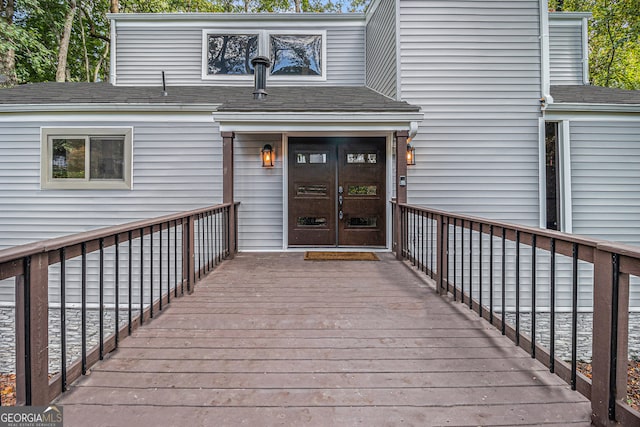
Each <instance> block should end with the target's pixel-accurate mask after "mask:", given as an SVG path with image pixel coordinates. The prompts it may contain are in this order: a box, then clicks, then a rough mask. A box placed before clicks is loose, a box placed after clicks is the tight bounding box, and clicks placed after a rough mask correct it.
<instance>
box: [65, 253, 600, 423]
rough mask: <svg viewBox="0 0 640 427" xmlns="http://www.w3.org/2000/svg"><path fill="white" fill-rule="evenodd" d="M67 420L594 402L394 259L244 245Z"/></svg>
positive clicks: (86, 394) (124, 347)
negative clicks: (319, 255)
mask: <svg viewBox="0 0 640 427" xmlns="http://www.w3.org/2000/svg"><path fill="white" fill-rule="evenodd" d="M57 403H58V404H61V405H63V407H64V417H65V426H66V427H71V426H86V425H92V426H101V425H102V426H137V427H143V426H189V427H195V426H214V425H215V426H226V425H247V426H264V425H292V426H300V425H315V426H330V425H339V426H351V425H363V426H371V425H418V426H436V425H442V426H445V425H446V426H463V425H464V426H467V425H468V426H478V425H504V426H515V425H557V426H567V425H585V426H586V425H590V413H591V411H590V404H589V402H588V401H587V400H586V399H585V398H584V397H583V396H581V395H580V394H578V393H577V392H573V391H571V390H570V389H569V387H568V386H567V385H566V383H564V382H563V381H562V380H560V379H559V378H557V377H556V376H555V375H553V374H550V373H549V372H548V370H547V369H546V368H544V367H543V366H542V365H541V364H540V363H538V362H537V361H535V360H533V359H531V357H530V356H529V355H528V354H526V353H525V352H524V351H522V350H521V349H519V348H517V347H515V346H514V344H513V343H512V342H511V341H509V340H508V339H507V338H505V337H502V336H501V335H500V333H499V332H498V331H497V330H495V329H494V328H492V327H490V326H489V325H488V323H486V322H484V321H482V320H480V319H479V318H478V317H477V315H474V314H472V313H470V312H469V310H468V309H467V308H465V307H463V306H462V305H460V304H452V303H450V302H449V301H448V300H447V299H445V298H442V297H440V296H438V295H437V294H436V293H435V292H434V291H433V290H432V289H431V288H430V287H429V286H427V285H426V284H425V282H424V281H423V280H422V279H421V278H419V277H418V276H417V275H416V274H414V273H413V272H412V271H411V270H410V269H409V268H407V267H406V266H404V265H402V263H400V262H398V261H396V260H395V259H394V258H393V256H392V255H391V254H381V261H369V262H367V261H303V254H302V253H275V254H262V253H261V254H243V253H241V254H238V256H237V257H236V259H235V260H233V261H228V262H225V263H223V264H222V265H221V266H220V267H219V268H218V269H217V270H215V271H214V272H213V273H212V274H210V275H209V277H207V278H206V279H205V280H204V281H203V282H200V283H199V284H198V286H197V288H196V291H195V293H194V294H193V295H190V296H186V297H184V298H180V299H177V300H173V301H172V303H171V306H170V308H169V309H167V310H165V311H164V312H163V313H162V315H161V316H159V317H157V318H156V319H154V320H153V321H151V322H149V323H147V324H145V326H144V327H142V328H140V329H138V330H137V331H135V332H134V334H133V336H132V337H129V338H126V339H124V340H123V341H122V342H121V346H120V349H119V350H117V351H116V352H115V353H113V354H112V355H111V357H110V358H109V359H108V360H105V361H103V362H101V363H99V364H98V365H96V366H95V367H94V368H93V369H92V371H91V373H90V375H89V376H87V377H84V378H82V379H81V380H80V381H78V382H77V383H75V384H74V385H73V386H72V387H71V390H70V391H69V392H67V393H65V394H64V395H63V396H62V397H61V398H60V399H59V400H58V402H57Z"/></svg>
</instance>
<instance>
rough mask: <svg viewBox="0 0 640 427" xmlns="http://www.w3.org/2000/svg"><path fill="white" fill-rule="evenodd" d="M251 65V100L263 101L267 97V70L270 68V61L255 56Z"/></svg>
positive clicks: (263, 57) (264, 57)
mask: <svg viewBox="0 0 640 427" xmlns="http://www.w3.org/2000/svg"><path fill="white" fill-rule="evenodd" d="M251 65H253V75H254V77H255V87H254V90H253V99H265V98H266V97H267V91H266V90H265V89H266V87H267V69H268V68H269V67H270V66H271V61H270V60H269V58H267V57H266V56H256V57H255V58H253V59H252V60H251Z"/></svg>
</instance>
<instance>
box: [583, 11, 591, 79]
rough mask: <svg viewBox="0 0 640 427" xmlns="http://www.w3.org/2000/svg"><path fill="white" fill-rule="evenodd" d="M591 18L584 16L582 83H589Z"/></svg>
mask: <svg viewBox="0 0 640 427" xmlns="http://www.w3.org/2000/svg"><path fill="white" fill-rule="evenodd" d="M588 26H589V18H582V83H584V84H585V85H589V84H590V82H589V31H588V30H589V28H588Z"/></svg>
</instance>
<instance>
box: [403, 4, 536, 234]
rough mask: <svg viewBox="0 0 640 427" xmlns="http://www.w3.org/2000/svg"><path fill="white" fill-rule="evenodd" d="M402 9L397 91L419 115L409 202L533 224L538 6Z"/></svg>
mask: <svg viewBox="0 0 640 427" xmlns="http://www.w3.org/2000/svg"><path fill="white" fill-rule="evenodd" d="M400 8H401V11H400V13H401V16H400V27H401V28H400V43H401V46H402V47H401V57H400V58H401V59H400V60H401V65H400V66H401V81H402V86H401V97H402V99H403V100H405V101H408V102H410V103H413V104H416V105H420V106H421V107H422V109H423V111H424V112H425V120H424V121H423V122H422V123H421V125H420V128H419V131H418V134H417V136H416V137H415V138H414V139H413V142H412V143H413V144H414V146H415V147H416V159H417V165H416V166H412V167H410V168H409V172H408V174H409V176H408V192H409V194H408V197H409V202H410V203H415V204H420V205H427V206H431V207H435V208H441V209H445V210H451V211H456V212H462V213H469V214H474V215H479V216H485V217H489V218H494V219H501V220H507V221H512V222H518V223H523V224H528V225H538V217H539V212H538V117H539V116H540V105H539V101H538V99H539V98H540V80H541V72H540V69H541V66H540V40H539V35H540V29H539V27H540V24H539V6H538V2H537V1H534V0H516V1H506V0H504V1H489V2H468V1H447V2H443V1H431V0H427V1H425V0H420V1H418V0H407V1H402V2H401V3H400Z"/></svg>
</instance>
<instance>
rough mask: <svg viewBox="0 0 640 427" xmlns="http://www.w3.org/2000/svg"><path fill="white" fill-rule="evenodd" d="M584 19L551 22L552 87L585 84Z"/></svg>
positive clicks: (550, 59) (551, 20) (553, 20)
mask: <svg viewBox="0 0 640 427" xmlns="http://www.w3.org/2000/svg"><path fill="white" fill-rule="evenodd" d="M583 43H586V41H585V40H583V39H582V19H577V20H571V21H567V20H557V19H550V20H549V63H550V73H551V84H552V85H581V84H584V77H585V76H584V70H583V60H585V61H586V58H583V50H582V47H583Z"/></svg>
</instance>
